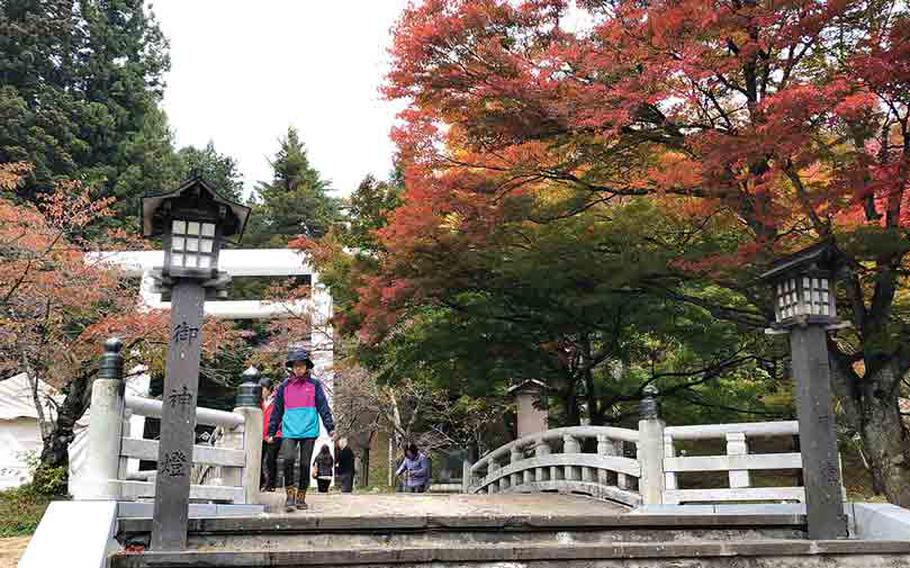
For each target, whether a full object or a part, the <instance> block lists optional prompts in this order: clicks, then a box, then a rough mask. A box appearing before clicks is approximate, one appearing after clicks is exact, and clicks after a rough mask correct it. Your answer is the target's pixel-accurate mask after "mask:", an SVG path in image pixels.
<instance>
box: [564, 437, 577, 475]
mask: <svg viewBox="0 0 910 568" xmlns="http://www.w3.org/2000/svg"><path fill="white" fill-rule="evenodd" d="M580 452H581V444H579V443H578V440H577V439H575V436H570V435H569V434H565V435H563V437H562V453H564V454H577V453H580ZM564 471H565V473H564V474H563V478H564V479H565V480H566V481H579V480H581V476H580V475H579V474H578V471H577V468H576V467H575V466H573V465H567V466H565V468H564Z"/></svg>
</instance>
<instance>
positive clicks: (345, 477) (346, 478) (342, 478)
mask: <svg viewBox="0 0 910 568" xmlns="http://www.w3.org/2000/svg"><path fill="white" fill-rule="evenodd" d="M335 480H336V482H337V483H338V485H339V486H340V487H341V492H342V493H350V492H351V491H353V490H354V474H353V473H339V474H338V475H337V476H335Z"/></svg>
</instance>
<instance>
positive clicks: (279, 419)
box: [267, 348, 335, 512]
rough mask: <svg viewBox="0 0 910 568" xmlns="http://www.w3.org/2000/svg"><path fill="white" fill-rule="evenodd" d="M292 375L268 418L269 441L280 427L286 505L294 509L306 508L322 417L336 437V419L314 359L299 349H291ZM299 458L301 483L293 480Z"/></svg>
mask: <svg viewBox="0 0 910 568" xmlns="http://www.w3.org/2000/svg"><path fill="white" fill-rule="evenodd" d="M287 367H288V370H289V371H290V375H289V376H288V378H287V379H285V381H284V382H283V383H281V386H279V387H278V390H277V392H276V393H275V401H274V402H273V409H272V416H271V417H270V419H269V431H268V438H267V441H268V442H270V443H271V442H272V441H274V438H275V434H276V433H277V432H278V426H279V425H280V426H281V436H282V441H281V457H282V459H283V460H284V486H285V491H286V492H287V497H286V499H285V503H284V508H285V511H287V512H291V511H293V510H295V509H307V504H306V491H307V489H308V488H309V486H310V467H309V466H310V461H311V459H312V457H313V444H314V443H315V442H316V438H318V437H319V420H320V419H322V424H323V426H325V429H326V432H328V433H329V436H330V437H331V438H332V439H333V440H334V439H335V421H334V420H333V419H332V410H331V409H330V408H329V400H328V398H327V397H326V395H325V390H324V389H323V388H322V383H320V382H319V381H318V380H316V379H315V378H313V377H312V375H311V374H310V372H311V370H312V369H313V361H312V360H310V354H309V353H308V352H307V351H306V350H304V349H300V348H294V349H291V350H290V352H289V353H288V357H287ZM298 459H299V463H300V467H299V468H298V469H299V483H298V484H295V483H294V462H295V461H297V460H298Z"/></svg>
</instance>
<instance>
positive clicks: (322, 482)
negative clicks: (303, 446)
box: [313, 446, 335, 493]
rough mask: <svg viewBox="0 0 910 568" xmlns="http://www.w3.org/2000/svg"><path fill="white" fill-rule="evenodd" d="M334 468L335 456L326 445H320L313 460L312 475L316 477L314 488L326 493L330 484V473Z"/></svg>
mask: <svg viewBox="0 0 910 568" xmlns="http://www.w3.org/2000/svg"><path fill="white" fill-rule="evenodd" d="M334 470H335V458H333V457H332V452H331V451H329V447H328V446H322V449H320V450H319V453H318V454H316V459H315V460H313V477H315V478H316V488H317V489H318V490H319V492H320V493H328V492H329V485H331V484H332V474H333V473H334Z"/></svg>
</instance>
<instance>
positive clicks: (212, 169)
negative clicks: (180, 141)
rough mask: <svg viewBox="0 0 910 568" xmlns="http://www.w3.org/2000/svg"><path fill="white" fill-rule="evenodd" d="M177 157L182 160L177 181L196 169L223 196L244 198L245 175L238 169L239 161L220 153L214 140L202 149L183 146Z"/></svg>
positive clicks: (233, 198) (237, 199) (236, 199)
mask: <svg viewBox="0 0 910 568" xmlns="http://www.w3.org/2000/svg"><path fill="white" fill-rule="evenodd" d="M177 158H178V159H179V161H180V165H179V166H178V170H177V178H178V179H177V183H179V182H180V181H181V180H183V179H186V178H187V177H188V176H189V175H190V173H191V172H193V171H194V170H195V171H197V172H199V173H200V174H201V175H202V177H203V178H205V180H206V181H207V182H208V183H209V184H211V186H212V187H214V188H215V190H216V191H217V192H218V193H219V194H221V196H222V197H224V198H226V199H230V200H232V201H238V202H239V201H241V200H242V196H243V177H242V175H241V173H240V171H239V170H238V169H237V161H236V160H234V158H232V157H231V156H228V155H227V154H219V153H218V151H217V150H216V149H215V144H214V143H213V142H211V141H210V142H209V143H208V144H206V145H205V148H202V149H200V148H196V147H194V146H186V147H184V148H181V149H180V150H179V151H178V152H177Z"/></svg>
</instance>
